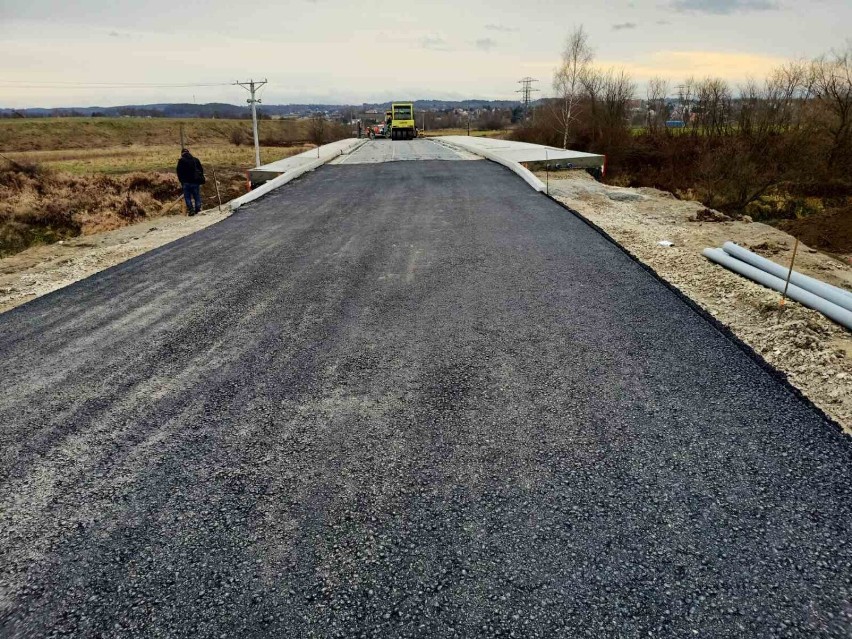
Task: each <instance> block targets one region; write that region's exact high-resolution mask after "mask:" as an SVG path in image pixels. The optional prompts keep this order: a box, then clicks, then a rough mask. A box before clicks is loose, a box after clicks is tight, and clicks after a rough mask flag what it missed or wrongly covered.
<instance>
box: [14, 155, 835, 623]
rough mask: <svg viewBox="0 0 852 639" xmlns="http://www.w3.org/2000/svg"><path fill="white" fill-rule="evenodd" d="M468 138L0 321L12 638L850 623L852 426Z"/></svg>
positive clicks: (307, 184) (360, 169)
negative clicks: (851, 433) (848, 429)
mask: <svg viewBox="0 0 852 639" xmlns="http://www.w3.org/2000/svg"><path fill="white" fill-rule="evenodd" d="M451 142H452V141H444V142H441V141H437V142H436V141H430V140H413V141H410V142H395V141H387V140H382V141H375V142H372V141H371V142H368V143H367V144H364V143H363V141H361V142H357V143H355V142H353V143H346V144H341V145H339V147H338V148H336V149H335V150H334V151H333V152H332V151H328V152H327V154H326V155H325V156H323V155H322V153H323V152H322V151H318V152H317V154H318V155H319V156H320V157H319V158H318V160H317V161H318V162H321V163H322V165H321V166H320V165H316V166H315V165H314V164H306V162H311V163H312V162H314V160H313V159H311V160H305V161H304V162H303V163H302V164H301V166H302V168H304V167H305V166H310V167H313V168H312V170H309V171H308V172H307V173H303V174H300V177H298V178H294V179H292V180H291V181H289V182H288V183H286V184H283V181H284V179H285V178H286V177H287V174H288V172H290V171H293V170H294V169H293V168H292V166H294V165H293V164H292V163H291V168H288V169H284V170H283V171H280V172H277V173H276V170H275V169H272V170H271V169H269V167H266V168H265V169H264V170H265V171H267V173H269V176H267V177H269V178H271V180H272V182H274V181H275V180H281V181H282V184H283V185H281V186H278V188H270V189H269V190H264V191H258V196H257V198H256V199H254V200H250V199H246V200H245V201H244V202H243V203H242V205H241V206H239V208H237V209H236V211H235V213H234V214H233V215H232V216H231V217H229V218H227V219H225V220H224V221H222V222H220V223H218V224H215V225H213V226H210V227H207V228H205V229H203V230H201V231H199V232H197V233H195V234H193V235H190V236H187V237H184V238H183V239H180V240H178V241H176V242H173V243H172V244H168V245H166V246H163V247H161V248H159V249H156V250H154V251H151V252H149V253H147V254H145V255H142V256H139V257H137V258H134V259H132V260H130V261H128V262H125V263H123V264H121V265H119V266H116V267H113V268H111V269H108V270H106V271H103V272H101V273H98V274H96V275H94V276H92V277H89V278H87V279H85V280H82V281H80V282H77V283H75V284H73V285H71V286H69V287H67V288H64V289H62V290H59V291H56V292H54V293H51V294H49V295H46V296H44V297H41V298H39V299H36V300H34V301H32V302H29V303H27V304H25V305H23V306H20V307H18V308H16V309H14V310H12V311H10V312H7V313H4V314H2V315H0V362H2V366H0V387H2V388H3V393H2V394H0V424H2V429H0V443H2V446H0V450H2V456H0V628H2V634H3V635H4V636H21V637H46V636H59V635H66V636H80V637H87V636H99V637H131V636H169V637H221V636H227V637H268V636H282V637H283V636H301V637H414V636H422V637H456V636H458V637H496V636H506V637H510V636H515V637H553V636H565V637H616V636H617V637H649V636H653V637H686V636H698V637H723V636H727V637H732V636H736V637H848V636H849V633H850V630H852V608H850V601H852V544H850V543H849V540H848V531H849V530H850V529H852V444H850V440H849V438H848V437H847V436H845V435H844V434H842V433H841V432H840V431H839V430H838V428H837V427H836V425H835V424H833V423H831V422H829V421H828V420H827V419H826V418H825V416H824V415H823V414H821V413H820V412H819V411H817V410H816V409H815V408H814V407H813V406H812V405H811V404H809V403H808V402H806V401H805V400H804V399H803V398H802V397H801V396H800V395H799V394H797V393H796V392H794V390H793V389H792V388H791V387H790V386H789V385H788V384H787V383H786V382H785V381H784V380H783V379H781V378H780V376H779V375H778V374H777V373H775V372H774V371H773V370H771V369H770V368H768V367H767V366H766V365H765V364H764V363H762V362H761V361H760V360H758V359H757V358H756V357H755V356H754V354H753V353H751V352H749V351H748V350H747V349H746V348H744V347H743V346H742V344H740V343H738V342H737V341H736V340H735V339H733V338H732V337H731V336H730V334H728V333H727V332H725V331H724V330H721V329H720V328H719V326H718V325H717V324H716V323H715V322H714V321H712V319H711V318H709V317H708V316H706V315H705V314H703V313H702V312H700V311H699V310H697V309H696V307H695V306H694V305H693V304H691V303H689V301H688V300H686V299H684V298H683V296H681V295H679V294H678V293H677V292H676V291H674V290H673V289H671V288H670V287H668V286H667V285H666V284H665V283H663V282H661V281H660V280H659V279H658V278H657V277H656V276H655V275H654V274H653V273H652V272H649V270H647V269H646V268H644V267H643V266H642V265H641V264H639V263H638V262H636V261H635V260H634V259H632V258H631V256H629V255H628V254H627V253H626V252H625V251H624V250H622V249H621V248H620V247H619V246H617V245H616V244H614V243H613V242H612V241H610V240H609V239H608V238H607V237H605V236H604V235H602V234H601V233H600V232H598V231H597V230H596V229H595V228H593V227H592V226H590V225H589V224H587V223H586V222H585V221H584V220H583V219H582V218H580V217H579V216H578V215H575V214H574V213H572V212H571V211H570V210H568V209H566V208H565V207H564V206H561V205H560V204H558V203H557V202H555V201H553V200H551V199H550V198H548V197H547V196H546V195H545V194H544V193H541V192H540V191H539V190H537V189H536V188H530V186H531V185H530V183H529V182H526V181H525V179H523V177H524V176H523V175H522V174H521V173H517V174H516V173H513V172H512V170H510V169H509V168H507V166H505V165H503V166H501V165H500V164H498V163H497V161H496V160H495V161H489V160H483V159H479V160H477V159H476V158H482V157H483V154H490V153H496V151H493V150H488V151H482V150H480V151H479V152H475V151H476V149H475V148H474V147H473V146H469V147H464V146H460V144H462V142H463V141H462V142H459V144H456V145H453V144H452V143H451ZM403 159H406V160H410V161H396V160H403ZM279 168H280V167H279ZM274 176H277V177H274ZM258 180H259V181H261V180H260V178H258ZM264 181H265V180H264ZM270 184H271V185H272V187H274V186H276V185H275V184H272V183H271V182H270ZM261 188H263V187H261Z"/></svg>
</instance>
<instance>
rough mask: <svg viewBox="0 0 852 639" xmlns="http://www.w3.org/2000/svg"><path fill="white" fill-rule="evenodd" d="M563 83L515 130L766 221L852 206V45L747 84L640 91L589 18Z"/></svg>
mask: <svg viewBox="0 0 852 639" xmlns="http://www.w3.org/2000/svg"><path fill="white" fill-rule="evenodd" d="M553 89H554V95H553V97H551V98H548V99H546V100H543V101H542V104H541V105H540V106H539V107H537V108H536V109H535V110H534V112H533V114H532V117H530V118H528V119H527V120H526V121H525V122H524V123H523V125H522V126H520V127H518V128H517V129H516V130H515V132H514V136H515V138H516V139H519V140H524V141H530V142H537V143H540V144H548V145H552V146H558V147H562V148H572V149H575V150H580V151H590V152H595V153H604V154H606V155H607V156H608V160H609V179H610V180H613V181H616V182H619V183H623V184H627V185H637V186H639V185H642V186H655V187H658V188H662V189H666V190H670V191H673V192H676V193H681V194H687V195H689V196H693V197H695V198H696V199H700V200H701V201H703V202H704V203H705V204H707V205H708V206H711V207H713V208H717V209H719V210H723V211H725V212H727V213H731V214H734V215H738V214H742V213H745V212H748V213H749V214H751V215H753V217H756V218H767V219H769V218H773V217H775V218H778V217H797V216H801V215H803V214H806V213H808V212H809V211H807V210H805V209H807V207H808V206H809V205H810V206H815V207H817V208H820V207H822V208H826V207H829V208H830V207H835V208H837V207H841V208H842V207H848V206H849V204H850V203H852V171H850V169H852V43H850V45H848V46H847V47H846V49H843V50H839V51H833V52H831V53H829V54H826V55H823V56H820V57H819V58H817V59H815V60H802V61H793V62H789V63H787V64H784V65H782V66H781V67H779V68H777V69H775V70H773V71H772V72H771V73H770V74H769V75H768V76H767V77H766V78H764V79H763V80H749V81H747V82H745V83H744V84H742V85H739V86H736V87H734V86H732V85H731V83H729V82H728V81H726V80H724V79H721V78H700V79H697V78H687V79H686V80H684V81H683V82H682V83H681V84H679V85H677V86H676V87H672V86H671V85H670V84H669V82H668V81H667V80H666V79H664V78H660V77H655V78H651V79H650V81H649V82H648V83H647V87H646V90H645V93H644V95H643V96H641V97H642V99H641V100H640V99H638V98H639V97H640V96H639V92H638V90H637V85H636V83H635V82H634V81H633V80H632V78H631V77H630V76H629V74H627V73H626V72H625V71H624V70H621V69H602V68H600V67H598V66H596V65H595V62H594V51H593V49H592V47H591V45H590V43H589V39H588V35H587V34H586V32H585V30H584V29H583V28H582V27H579V28H577V29H575V30H574V31H573V32H572V33H571V34H570V35H569V37H568V38H567V41H566V45H565V48H564V50H563V52H562V57H561V61H560V64H559V66H558V67H557V68H556V69H555V71H554V77H553ZM809 198H818V202H813V201H811V202H810V204H809ZM848 211H849V213H850V214H852V208H848Z"/></svg>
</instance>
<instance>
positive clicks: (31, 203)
mask: <svg viewBox="0 0 852 639" xmlns="http://www.w3.org/2000/svg"><path fill="white" fill-rule="evenodd" d="M0 162H2V163H0V257H4V256H8V255H12V254H14V253H17V252H19V251H22V250H24V249H26V248H27V247H29V246H32V245H38V244H50V243H52V242H56V241H59V240H67V239H70V238H72V237H77V236H80V235H91V234H93V233H99V232H103V231H109V230H112V229H116V228H120V227H122V226H127V225H129V224H134V223H136V222H138V221H140V220H143V219H147V218H155V217H161V216H164V215H169V214H172V215H173V214H178V213H183V208H184V206H183V203H182V199H181V195H180V193H181V189H180V184H179V183H178V181H177V178H176V177H175V176H174V174H173V173H162V172H133V173H127V174H124V175H118V176H115V175H104V174H94V175H73V174H69V173H64V172H59V171H53V170H51V169H46V168H44V167H42V166H40V165H37V164H29V163H11V162H3V161H0ZM217 177H218V179H219V192H220V195H221V197H222V201H223V202H227V201H228V200H231V199H232V198H234V197H238V196H239V195H242V194H243V193H245V191H246V189H247V185H246V180H245V176H244V174H243V173H242V172H241V171H222V172H221V174H218V175H217ZM202 196H203V199H204V200H205V201H206V202H207V204H208V206H209V205H210V204H212V203H213V202H217V201H218V200H217V196H216V185H215V184H214V183H213V181H212V180H209V181H208V183H207V184H206V185H205V186H204V189H203V191H202Z"/></svg>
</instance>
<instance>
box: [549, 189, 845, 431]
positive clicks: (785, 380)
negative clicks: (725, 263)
mask: <svg viewBox="0 0 852 639" xmlns="http://www.w3.org/2000/svg"><path fill="white" fill-rule="evenodd" d="M542 195H544V196H545V197H546V198H547V199H549V200H551V201H552V202H554V203H555V204H557V205H559V206H560V207H561V208H563V209H565V210H566V211H568V212H569V213H571V214H572V215H573V216H574V217H576V218H577V219H579V220H580V221H581V222H584V223H585V224H586V225H588V226H589V227H591V228H592V229H593V230H595V231H596V232H598V233H599V234H600V235H602V236H603V237H604V239H605V240H607V241H608V242H610V243H611V244H614V245H615V246H616V247H617V248H618V249H620V250H621V251H622V252H623V253H624V254H625V255H627V257H628V258H630V259H631V260H632V261H633V262H635V263H636V264H638V265H639V266H640V267H641V268H642V269H644V270H645V271H647V272H648V273H650V274H651V276H653V277H654V279H656V280H657V281H658V282H660V283H661V284H662V285H663V286H665V287H666V288H667V289H669V290H670V291H672V292H673V293H674V294H675V295H676V296H677V297H679V298H680V299H681V300H682V301H683V302H684V303H685V304H686V305H687V306H689V307H690V308H691V309H692V310H694V311H695V312H696V313H698V314H699V315H700V316H701V317H703V318H704V319H705V320H707V321H708V322H709V323H710V324H711V325H712V326H713V327H714V328H715V329H716V330H717V331H719V333H721V334H722V335H723V336H724V337H725V338H727V339H728V341H730V342H732V343H733V344H734V345H735V346H737V347H738V348H739V349H740V350H741V351H743V352H744V353H745V354H746V355H747V356H748V357H749V358H750V359H751V360H752V361H754V363H755V364H757V365H758V367H760V368H761V369H763V370H764V371H765V372H766V373H768V374H769V375H770V376H771V377H773V378H774V379H776V380H777V381H779V382H780V383H781V384H782V385H784V386H785V387H786V388H787V389H788V390H789V391H791V392H792V393H793V395H794V396H795V397H796V398H798V399H799V400H800V401H802V402H803V403H804V404H805V405H806V406H808V407H809V408H811V409H812V410H814V411H816V413H817V415H819V416H820V417H822V419H823V420H824V421H825V422H826V423H828V424H829V425H830V426H833V427H834V428H835V429H836V430H837V431H838V433H839V434H840V435H842V436H843V437H852V435H850V434H849V433H848V432H846V430H845V429H844V428H843V426H841V424H840V422H838V421H837V420H835V419H834V418H833V417H831V416H830V415H828V414H827V413H826V412H825V411H824V410H823V409H822V408H820V407H819V406H817V405H816V404H815V403H814V401H813V400H812V399H811V398H810V397H808V396H807V395H806V394H805V393H804V391H802V390H801V389H799V388H797V387H796V386H794V385H793V383H792V382H791V381H790V378H789V377H787V374H786V373H784V371H782V370H780V369H778V368H776V367H774V366H773V365H772V364H770V363H769V362H767V361H766V359H764V357H763V355H761V354H760V353H758V352H757V351H756V350H755V349H754V348H753V347H752V346H750V345H749V344H748V343H747V342H745V341H744V340H743V339H742V338H741V337H739V336H738V335H737V334H736V333H734V331H733V330H731V328H730V327H729V326H728V325H727V324H725V323H723V322H722V321H720V320H719V319H718V318H716V317H714V316H713V315H712V314H711V313H710V312H709V311H708V310H707V309H705V308H704V307H703V306H701V305H700V304H699V303H698V302H696V301H695V300H693V299H692V298H691V297H689V296H688V295H687V294H686V293H684V292H683V291H681V290H680V289H679V288H678V287H676V286H675V285H674V284H672V283H671V282H669V281H668V280H667V279H666V278H664V277H663V276H662V275H660V274H659V273H658V272H657V271H656V270H654V268H653V267H652V266H650V265H649V264H646V263H645V262H643V261H642V260H641V259H639V258H638V257H637V256H636V255H634V254H633V253H631V252H630V251H629V250H628V249H627V248H626V247H624V246H623V245H621V244H620V243H619V242H618V241H617V240H616V239H615V238H614V237H612V235H610V234H609V233H607V232H606V231H605V230H604V229H603V228H601V227H600V226H598V225H597V224H595V223H594V222H592V221H591V220H590V219H588V218H587V217H585V216H584V215H583V214H582V213H580V212H579V211H575V210H574V209H572V208H571V207H570V206H568V205H567V204H564V203H563V202H560V201H559V200H557V199H556V198H555V197H554V196H552V195H550V194H549V193H547V192H542Z"/></svg>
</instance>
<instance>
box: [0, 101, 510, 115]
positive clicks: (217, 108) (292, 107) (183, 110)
mask: <svg viewBox="0 0 852 639" xmlns="http://www.w3.org/2000/svg"><path fill="white" fill-rule="evenodd" d="M517 105H518V103H517V102H515V101H511V100H415V101H414V108H415V109H417V110H426V111H444V110H450V109H465V110H467V109H508V108H512V107H514V106H517ZM388 108H390V102H382V103H378V102H377V103H364V104H262V105H260V106H259V107H258V111H259V112H260V113H261V114H263V115H268V116H273V115H275V116H307V115H311V114H313V113H318V112H321V113H326V114H329V115H333V114H345V113H352V114H353V115H354V114H357V113H360V112H363V111H366V110H374V109H375V110H377V111H381V110H386V109H388ZM248 114H249V109H248V107H247V106H244V105H236V104H226V103H222V102H211V103H207V104H191V103H168V104H167V103H163V104H128V105H122V106H112V107H99V106H87V107H61V108H49V109H48V108H28V109H9V108H2V107H0V117H28V118H38V117H56V116H85V117H90V116H92V115H95V116H99V115H100V116H104V117H121V116H125V115H128V116H141V117H146V116H147V117H163V118H243V117H247V115H248Z"/></svg>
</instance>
